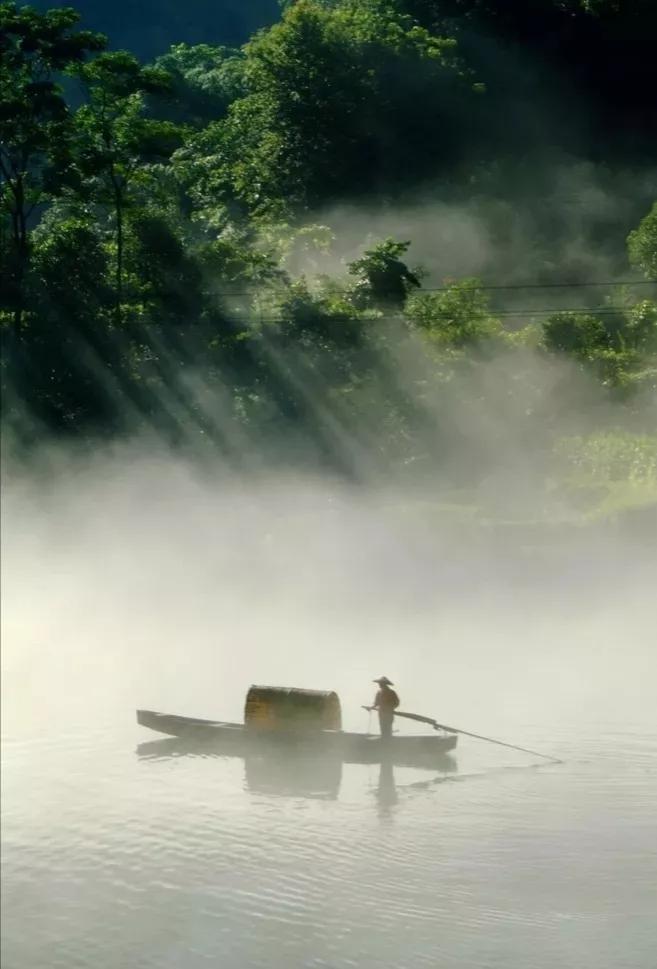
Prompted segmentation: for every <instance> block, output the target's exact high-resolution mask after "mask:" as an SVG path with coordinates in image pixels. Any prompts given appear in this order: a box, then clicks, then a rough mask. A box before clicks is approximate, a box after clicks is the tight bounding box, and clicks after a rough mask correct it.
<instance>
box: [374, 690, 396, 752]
mask: <svg viewBox="0 0 657 969" xmlns="http://www.w3.org/2000/svg"><path fill="white" fill-rule="evenodd" d="M374 682H375V683H378V684H379V692H378V693H377V695H376V696H375V697H374V704H373V706H372V707H370V709H371V710H376V711H377V712H378V714H379V728H380V730H381V736H382V737H385V738H388V737H392V721H393V720H394V717H395V710H396V709H397V707H398V706H399V697H398V696H397V694H396V693H395V691H394V690H391V689H390V687H391V686H392V685H393V684H392V682H391V680H389V679H388V677H387V676H380V677H379V679H378V680H374Z"/></svg>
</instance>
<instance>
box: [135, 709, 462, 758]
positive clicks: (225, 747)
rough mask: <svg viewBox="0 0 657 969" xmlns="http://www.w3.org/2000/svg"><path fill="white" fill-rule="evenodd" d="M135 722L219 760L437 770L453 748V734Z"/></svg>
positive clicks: (142, 713)
mask: <svg viewBox="0 0 657 969" xmlns="http://www.w3.org/2000/svg"><path fill="white" fill-rule="evenodd" d="M137 722H138V723H139V724H141V726H142V727H148V728H149V729H150V730H156V731H157V732H158V733H163V734H167V735H168V736H170V737H178V738H180V740H181V741H182V742H183V743H184V744H185V746H187V747H188V748H190V749H191V748H196V749H198V748H199V747H206V748H208V749H211V750H212V751H213V752H215V753H220V754H222V755H224V756H238V757H246V756H248V755H249V754H258V755H264V754H267V753H271V754H275V753H280V752H296V753H304V754H308V755H309V756H314V757H317V756H329V757H330V756H334V757H336V758H338V759H340V760H341V761H343V762H344V763H348V764H373V763H379V762H381V761H382V760H391V761H392V762H393V763H394V764H397V765H399V766H409V767H416V766H417V767H433V766H439V761H440V759H441V758H442V757H443V756H444V755H445V754H447V753H448V751H450V750H453V749H454V747H456V741H457V737H456V736H455V735H454V734H436V735H431V734H427V735H409V736H404V735H393V736H392V737H391V738H389V739H387V740H384V739H382V738H381V737H379V736H376V735H373V734H362V733H348V732H346V731H343V730H325V729H309V728H308V726H307V724H303V725H301V726H300V725H298V724H293V723H290V724H289V725H285V726H279V727H277V728H276V729H271V728H269V727H266V726H263V725H261V724H259V723H258V722H255V723H254V722H251V723H225V722H222V721H219V720H200V719H198V718H197V717H182V716H175V715H172V714H166V713H158V712H157V711H155V710H137Z"/></svg>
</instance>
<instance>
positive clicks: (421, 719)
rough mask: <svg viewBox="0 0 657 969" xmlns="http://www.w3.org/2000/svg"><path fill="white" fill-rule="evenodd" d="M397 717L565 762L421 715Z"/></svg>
mask: <svg viewBox="0 0 657 969" xmlns="http://www.w3.org/2000/svg"><path fill="white" fill-rule="evenodd" d="M395 716H396V717H406V718H407V719H408V720H418V721H419V722H420V723H429V724H431V726H432V727H433V728H434V730H446V731H447V732H448V733H460V734H463V736H464V737H474V738H475V740H485V741H486V742H487V743H489V744H497V745H498V746H499V747H509V748H510V749H511V750H520V751H521V752H522V753H523V754H531V755H532V757H544V758H545V759H546V760H550V761H552V763H554V764H562V763H563V761H561V760H559V758H558V757H552V756H551V755H550V754H541V753H539V751H538V750H530V749H529V748H528V747H518V746H517V744H507V743H505V742H504V741H503V740H495V739H494V738H493V737H484V736H483V734H480V733H471V732H470V731H469V730H460V729H459V728H458V727H447V726H445V724H444V723H438V722H437V721H436V720H432V718H431V717H422V716H420V714H419V713H402V712H401V710H395Z"/></svg>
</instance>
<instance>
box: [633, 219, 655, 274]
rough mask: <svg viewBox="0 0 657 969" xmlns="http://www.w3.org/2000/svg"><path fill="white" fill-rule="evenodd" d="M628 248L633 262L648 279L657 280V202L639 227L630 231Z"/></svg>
mask: <svg viewBox="0 0 657 969" xmlns="http://www.w3.org/2000/svg"><path fill="white" fill-rule="evenodd" d="M627 248H628V252H629V256H630V262H631V264H632V265H633V266H634V267H635V268H636V269H640V270H641V271H642V272H643V273H644V274H645V275H646V276H647V277H648V279H654V280H657V202H655V204H654V205H653V207H652V209H651V210H650V212H649V213H648V214H647V215H646V217H645V218H644V219H643V220H642V221H641V222H640V224H639V226H638V228H637V229H635V230H634V231H633V232H630V234H629V236H628V238H627Z"/></svg>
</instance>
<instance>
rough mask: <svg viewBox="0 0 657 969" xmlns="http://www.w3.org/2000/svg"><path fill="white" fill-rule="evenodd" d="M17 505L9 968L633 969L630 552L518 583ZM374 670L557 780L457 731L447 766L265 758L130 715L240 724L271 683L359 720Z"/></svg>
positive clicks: (652, 895) (650, 712)
mask: <svg viewBox="0 0 657 969" xmlns="http://www.w3.org/2000/svg"><path fill="white" fill-rule="evenodd" d="M101 504H102V503H101ZM37 506H38V507H39V508H40V509H41V511H40V512H39V514H37V515H34V516H32V517H30V515H28V514H26V510H25V506H21V505H19V506H17V507H15V508H14V509H13V511H14V514H13V516H12V517H11V521H10V523H9V525H10V527H7V528H3V543H4V549H3V568H4V572H5V574H4V577H3V617H2V618H3V699H4V702H3V792H2V794H3V800H2V806H3V825H2V838H3V866H2V878H3V886H2V889H3V890H2V933H3V950H2V965H3V969H72V967H90V969H128V967H130V969H141V967H144V969H145V967H153V969H155V967H157V969H164V967H171V969H174V967H175V969H201V967H205V966H221V967H222V969H250V967H254V969H255V967H263V969H264V967H271V966H275V967H281V969H288V967H327V969H329V967H330V969H346V967H351V966H354V967H362V969H369V967H372V969H374V967H377V969H378V967H381V966H384V967H390V969H396V967H404V969H414V967H421V966H426V967H431V969H435V967H438V966H440V967H441V969H452V967H454V969H498V967H499V969H555V967H557V966H559V967H566V969H654V967H655V965H656V959H655V953H656V952H657V918H656V915H657V821H656V818H657V760H656V758H655V751H656V750H657V717H656V716H655V707H654V690H655V672H656V664H655V636H654V587H655V586H654V569H653V570H652V573H651V572H650V569H652V566H650V569H648V568H643V566H642V568H641V569H639V568H638V567H634V568H633V563H635V562H636V557H635V556H634V555H633V553H632V550H631V549H630V550H629V553H628V555H627V556H626V558H625V560H624V561H620V560H619V557H618V556H616V557H609V556H608V557H605V556H604V555H597V554H596V555H593V554H591V553H590V552H588V553H587V555H584V556H581V557H580V558H579V559H574V558H573V557H572V556H571V557H570V558H569V559H568V560H566V559H564V560H563V561H559V562H557V563H556V565H551V566H550V569H549V570H548V571H549V574H548V572H546V570H545V569H543V570H542V571H541V572H540V574H536V575H532V574H531V571H530V572H528V570H527V568H526V566H525V565H523V564H522V563H521V562H518V561H514V560H512V559H511V558H510V557H509V556H506V557H505V555H504V554H502V553H500V555H498V556H497V558H496V559H495V561H494V562H493V561H492V560H488V561H485V562H479V563H478V564H477V563H476V562H474V561H471V562H468V561H467V560H466V558H465V556H462V557H461V559H460V560H459V559H457V558H455V557H453V556H452V557H451V558H450V557H449V556H448V555H447V554H439V555H436V554H435V553H433V552H428V551H427V549H426V547H425V546H422V545H421V544H420V545H418V544H417V543H416V544H413V543H412V542H410V541H402V540H401V539H400V538H399V536H398V535H395V534H393V533H391V532H388V533H387V535H386V537H385V541H383V540H377V541H374V540H373V539H374V538H377V537H378V536H380V534H381V531H382V529H381V524H380V520H376V521H375V520H374V518H375V517H376V516H372V519H369V520H368V519H367V516H366V515H364V514H363V510H362V509H357V510H356V511H357V513H354V515H353V516H351V517H349V516H347V520H346V524H345V525H344V527H342V528H341V526H340V523H339V522H338V523H337V524H336V522H333V523H332V524H331V527H330V529H329V530H327V532H326V534H324V535H321V536H319V537H315V538H314V539H313V540H312V541H311V540H310V539H309V537H308V531H307V529H306V530H303V531H302V533H301V534H299V535H295V534H291V533H288V535H287V538H288V540H287V541H285V542H283V541H279V542H278V543H277V542H276V541H274V542H273V543H272V541H270V539H269V536H268V533H265V530H264V529H263V528H262V527H261V524H262V522H261V521H256V524H255V526H253V528H252V532H253V534H251V532H249V525H248V522H252V521H253V516H252V515H251V513H249V515H248V516H241V517H240V515H239V514H238V515H237V516H236V517H235V516H231V515H226V514H223V515H222V514H216V515H209V514H207V508H202V507H200V506H199V502H193V501H190V500H189V496H186V498H185V501H184V502H182V505H181V506H184V507H185V508H187V509H190V508H192V509H197V512H198V513H197V520H196V521H194V520H190V517H189V515H188V517H187V518H186V520H185V521H184V523H182V522H177V521H176V520H175V518H174V517H171V516H169V513H168V508H167V511H166V516H165V517H166V521H167V527H166V528H163V527H162V520H163V512H162V509H161V508H160V509H157V510H156V511H154V512H152V519H151V520H149V512H148V511H147V509H148V508H152V507H153V506H152V504H151V505H148V504H147V503H143V502H141V500H137V499H136V498H135V497H134V495H129V496H128V498H127V499H126V500H125V502H124V503H123V504H121V502H118V507H117V502H115V503H114V505H112V506H111V514H108V515H107V516H106V517H105V518H103V516H102V515H99V513H98V510H99V503H98V502H97V501H92V500H89V502H88V503H87V505H85V506H84V508H83V509H82V511H81V509H80V503H79V501H76V502H73V501H71V503H70V506H66V507H63V505H62V504H61V503H60V506H59V507H58V509H57V514H56V515H53V514H50V513H48V514H43V511H42V509H43V498H42V497H41V498H40V499H39V503H37ZM103 507H105V508H107V507H109V506H108V505H107V502H105V503H104V505H103ZM133 508H134V509H138V513H137V511H135V513H134V514H132V513H131V512H130V509H133ZM27 511H29V502H28V507H27ZM220 511H221V509H220ZM261 517H262V518H266V517H267V515H265V514H264V513H263V515H262V516H261ZM233 519H235V520H234V521H233ZM227 521H229V522H231V525H230V527H229V528H228V527H227V526H226V522H227ZM354 521H358V522H359V525H358V529H360V531H357V532H355V530H354V529H355V527H356V526H355V525H354ZM11 522H13V525H11ZM217 522H221V523H222V524H221V525H218V524H217ZM245 523H246V524H245ZM263 535H264V538H263ZM254 536H255V537H254ZM391 536H392V537H391ZM256 539H257V540H256ZM368 549H369V551H368ZM620 577H622V581H621V578H620ZM383 672H385V673H387V674H388V675H390V676H391V678H393V679H394V680H395V681H396V685H397V686H398V688H399V691H400V693H401V695H402V700H403V706H404V707H405V708H406V709H410V710H415V711H417V712H421V713H428V714H431V715H433V716H436V717H437V718H438V719H442V720H444V721H446V722H447V723H453V724H456V725H457V726H462V727H464V728H465V729H471V730H474V731H476V732H481V733H486V734H489V735H492V736H497V737H500V738H502V739H508V740H509V741H511V742H516V743H519V744H522V745H523V746H527V747H532V748H534V749H537V750H545V751H546V752H548V753H553V754H555V755H556V756H558V757H561V758H563V760H564V763H563V764H555V765H552V764H547V763H546V764H544V765H541V766H538V765H537V764H536V759H535V758H532V757H531V756H526V755H523V754H519V753H514V752H512V751H508V750H504V749H502V748H499V747H494V746H492V745H486V744H482V743H478V742H476V741H471V740H467V739H465V738H461V740H460V742H459V747H458V748H457V752H456V757H455V760H454V763H453V764H451V765H450V764H447V765H443V766H444V767H447V768H449V769H447V770H444V771H424V772H423V771H419V770H408V769H405V770H402V769H396V770H395V772H394V775H393V776H392V777H391V776H387V775H384V776H382V777H381V776H380V775H379V769H378V767H359V766H344V767H342V769H340V768H339V767H337V766H335V765H334V766H333V767H332V768H331V769H330V770H327V771H320V770H318V769H317V768H316V767H313V765H308V764H306V765H303V764H289V763H288V764H280V765H278V766H273V767H272V765H267V764H263V763H260V762H257V761H256V762H253V761H251V762H249V763H245V762H244V761H243V760H241V759H227V758H218V757H209V756H175V751H173V752H172V751H171V750H170V749H169V746H170V745H168V744H167V743H166V741H165V743H164V744H162V743H159V744H158V743H155V745H154V742H155V741H156V736H157V735H155V734H152V733H151V734H150V735H149V732H148V731H146V730H143V729H142V728H139V727H138V726H137V725H136V723H135V722H134V710H135V707H137V706H143V707H147V708H151V709H160V710H165V711H167V712H171V713H187V714H190V715H196V716H223V717H225V718H228V719H241V707H242V703H243V697H244V694H245V691H246V689H247V688H248V686H249V684H250V683H251V682H264V683H267V682H268V683H273V684H287V685H298V686H308V687H317V688H327V689H330V688H333V689H337V690H338V692H339V693H340V696H341V697H342V701H343V709H344V714H345V717H344V719H345V727H346V728H347V729H360V730H363V729H367V714H365V713H363V712H362V711H361V710H360V704H361V703H363V702H368V701H370V700H371V693H372V692H373V690H374V687H373V684H372V683H371V678H372V677H373V676H375V675H380V674H381V673H383ZM406 729H407V728H406V727H404V730H406ZM142 744H149V745H148V746H147V747H145V748H144V747H142V746H140V745H142Z"/></svg>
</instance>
